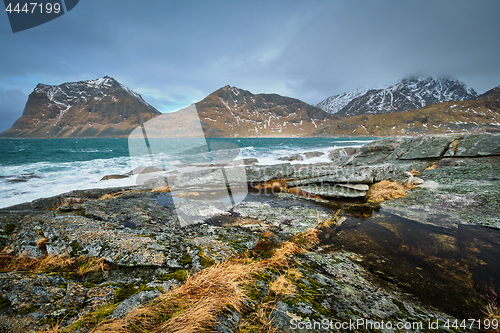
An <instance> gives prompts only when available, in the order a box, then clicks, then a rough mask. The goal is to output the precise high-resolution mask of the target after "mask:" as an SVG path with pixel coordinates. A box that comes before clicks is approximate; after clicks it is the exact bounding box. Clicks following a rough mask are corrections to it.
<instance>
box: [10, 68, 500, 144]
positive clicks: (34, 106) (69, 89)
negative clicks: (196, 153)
mask: <svg viewBox="0 0 500 333" xmlns="http://www.w3.org/2000/svg"><path fill="white" fill-rule="evenodd" d="M195 106H196V111H197V115H198V118H199V120H200V121H201V127H202V129H203V131H204V134H205V136H206V137H256V136H263V137H270V136H338V135H347V136H353V135H366V136H395V135H403V136H411V135H421V134H437V133H456V132H499V131H500V87H497V88H494V89H492V90H490V91H488V92H486V93H484V94H482V95H481V96H478V95H477V93H476V92H475V91H474V90H473V89H472V88H469V87H467V86H466V85H465V84H463V83H462V82H460V81H458V80H455V79H453V78H438V79H434V78H431V77H417V76H410V77H407V78H405V79H402V80H401V81H399V82H398V83H396V84H393V85H391V86H389V87H387V88H385V89H358V90H355V91H351V92H347V93H344V94H340V95H335V96H332V97H329V98H327V99H325V100H324V101H322V102H321V103H319V104H318V105H317V106H312V105H309V104H307V103H304V102H302V101H300V100H298V99H294V98H290V97H284V96H280V95H277V94H253V93H251V92H249V91H247V90H243V89H239V88H236V87H231V86H225V87H222V88H220V89H218V90H216V91H215V92H213V93H211V94H210V95H208V96H207V97H206V98H204V99H203V100H202V101H200V102H198V103H196V104H195ZM188 113H189V112H188ZM388 113H390V115H388ZM160 114H161V113H160V112H159V111H157V110H156V109H155V108H154V107H152V106H151V105H149V104H148V103H146V102H145V101H144V100H143V99H142V97H141V96H140V95H139V94H137V93H135V92H133V91H132V90H130V89H129V88H127V87H125V86H124V85H122V84H120V83H118V82H117V81H116V80H115V79H113V78H111V77H108V76H105V77H103V78H100V79H96V80H88V81H79V82H71V83H64V84H61V85H58V86H51V85H44V84H39V85H38V86H37V87H36V88H35V89H34V91H33V92H32V93H31V94H30V95H29V98H28V101H27V103H26V107H25V109H24V111H23V114H22V116H21V117H20V118H19V119H18V120H17V121H16V122H15V123H14V124H13V125H12V127H11V128H10V129H8V130H7V131H5V132H3V133H0V137H37V138H48V137H127V136H128V135H129V134H130V133H131V132H132V131H133V130H134V128H137V127H139V126H141V124H144V123H145V122H147V121H148V120H150V119H152V118H154V117H156V116H158V115H160ZM193 115H194V118H197V117H196V112H195V113H194V114H192V112H191V113H189V117H187V116H186V117H183V114H182V111H181V112H180V113H179V114H177V115H174V114H171V117H169V119H170V118H171V119H173V120H175V119H178V120H175V121H174V122H173V123H174V124H175V123H176V122H178V123H179V124H180V125H179V126H181V125H182V126H184V127H183V128H184V129H185V130H184V132H186V131H189V129H192V125H191V122H192V121H194V120H196V119H194V118H193ZM184 118H185V119H184ZM182 126H181V127H182ZM198 126H199V125H198ZM177 132H178V133H177V134H176V135H177V136H182V135H183V130H178V131H177Z"/></svg>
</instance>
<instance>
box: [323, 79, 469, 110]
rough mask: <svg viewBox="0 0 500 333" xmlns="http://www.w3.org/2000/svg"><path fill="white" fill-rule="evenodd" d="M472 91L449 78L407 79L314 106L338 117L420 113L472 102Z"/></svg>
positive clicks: (341, 96)
mask: <svg viewBox="0 0 500 333" xmlns="http://www.w3.org/2000/svg"><path fill="white" fill-rule="evenodd" d="M477 96H478V95H477V93H476V92H475V91H474V89H472V88H470V87H467V86H466V85H465V84H464V83H463V82H460V81H458V80H457V79H454V78H452V77H438V78H433V77H430V76H417V75H411V76H407V77H405V78H403V79H401V80H400V81H398V82H397V83H395V84H392V85H390V86H388V87H386V88H383V89H371V90H355V91H350V92H347V93H344V94H341V95H335V96H332V97H329V98H327V99H325V100H324V101H322V102H320V103H319V104H318V105H317V106H318V107H320V108H321V109H323V110H324V111H327V112H330V113H337V114H338V115H342V116H347V117H349V116H355V115H364V114H380V113H390V112H399V111H409V110H414V109H420V108H422V107H424V106H426V105H430V104H434V103H440V102H449V101H463V100H473V99H476V98H477Z"/></svg>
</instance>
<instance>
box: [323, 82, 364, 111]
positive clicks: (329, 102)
mask: <svg viewBox="0 0 500 333" xmlns="http://www.w3.org/2000/svg"><path fill="white" fill-rule="evenodd" d="M367 91H368V89H366V88H358V89H356V90H352V91H348V92H346V93H343V94H340V95H335V96H331V97H328V98H326V99H324V100H323V101H321V102H319V103H318V104H317V105H316V106H317V107H318V108H320V109H322V110H323V111H326V112H328V113H337V112H338V111H340V110H341V109H342V108H344V107H345V106H346V105H347V104H349V102H350V101H352V100H353V99H355V98H356V97H359V96H362V95H364V94H365V93H366V92H367Z"/></svg>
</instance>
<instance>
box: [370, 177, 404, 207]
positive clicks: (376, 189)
mask: <svg viewBox="0 0 500 333" xmlns="http://www.w3.org/2000/svg"><path fill="white" fill-rule="evenodd" d="M406 190H407V187H405V186H403V185H401V184H399V183H397V182H393V181H388V180H383V181H381V182H378V183H375V184H373V185H372V186H370V189H369V190H368V192H367V193H366V198H367V199H368V201H369V202H375V203H378V202H382V201H385V200H391V199H396V198H400V197H404V196H405V195H406Z"/></svg>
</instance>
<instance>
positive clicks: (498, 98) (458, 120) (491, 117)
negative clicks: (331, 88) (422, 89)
mask: <svg viewBox="0 0 500 333" xmlns="http://www.w3.org/2000/svg"><path fill="white" fill-rule="evenodd" d="M465 132H467V133H500V86H499V87H496V88H494V89H491V90H489V91H487V92H485V93H484V94H482V95H480V96H478V97H477V98H476V99H474V100H466V101H460V100H459V101H450V102H442V103H436V104H431V105H427V106H424V107H423V108H420V109H415V110H410V111H399V112H392V113H390V114H387V113H380V114H374V115H357V116H351V117H344V118H342V119H338V120H336V121H333V122H332V123H331V124H329V125H326V126H325V127H323V128H322V129H320V130H318V131H316V132H314V133H312V134H311V136H327V137H329V136H336V135H347V136H350V135H366V136H401V135H402V136H414V135H425V134H448V133H465Z"/></svg>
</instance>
